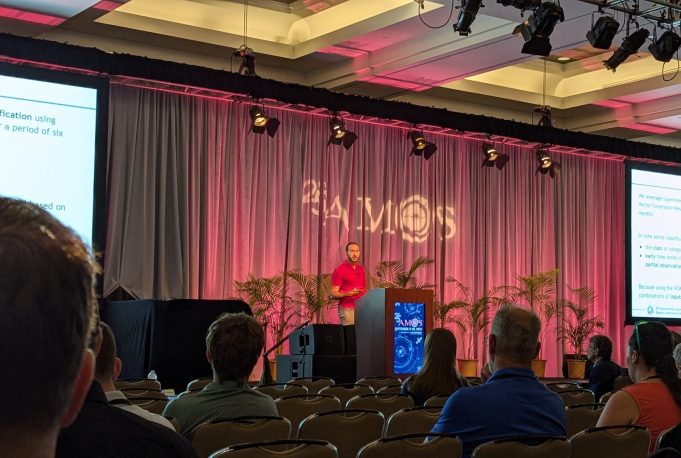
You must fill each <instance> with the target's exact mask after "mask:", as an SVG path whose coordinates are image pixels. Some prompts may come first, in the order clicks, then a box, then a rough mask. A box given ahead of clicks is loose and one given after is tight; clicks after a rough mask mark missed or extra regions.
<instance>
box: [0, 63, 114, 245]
mask: <svg viewBox="0 0 681 458" xmlns="http://www.w3.org/2000/svg"><path fill="white" fill-rule="evenodd" d="M107 97H108V94H107V84H106V80H103V79H101V78H94V77H87V76H82V75H76V74H68V73H64V72H56V71H49V70H42V69H34V68H27V67H19V66H14V65H0V195H3V196H8V197H16V198H20V199H24V200H28V201H31V202H33V203H35V204H37V205H39V206H41V207H42V208H44V209H46V210H47V211H49V212H50V213H52V214H53V215H54V216H55V217H57V218H58V219H59V220H60V221H62V222H63V223H65V224H66V225H68V226H70V227H71V228H73V230H75V231H76V233H78V235H80V236H81V237H82V238H83V240H84V241H85V242H86V243H87V244H88V245H91V246H94V247H95V248H96V249H102V248H103V245H102V243H101V242H102V241H103V234H101V232H102V231H101V229H102V227H103V221H102V218H101V217H100V216H99V215H101V214H102V212H103V210H104V209H103V206H104V205H103V187H104V183H103V176H102V174H101V173H99V171H101V170H102V166H103V160H102V157H103V154H102V148H103V146H104V143H105V142H103V141H102V140H103V135H104V134H103V131H104V126H106V118H105V115H106V109H107V108H106V106H105V105H106V104H107V103H106V100H107ZM104 138H105V137H104ZM100 190H102V192H100Z"/></svg>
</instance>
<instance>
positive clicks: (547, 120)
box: [534, 105, 553, 127]
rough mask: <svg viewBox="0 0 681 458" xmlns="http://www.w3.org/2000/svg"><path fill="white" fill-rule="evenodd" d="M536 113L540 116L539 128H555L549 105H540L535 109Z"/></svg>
mask: <svg viewBox="0 0 681 458" xmlns="http://www.w3.org/2000/svg"><path fill="white" fill-rule="evenodd" d="M534 112H535V113H537V114H538V115H539V122H538V123H537V125H538V126H544V127H552V126H553V117H552V115H551V107H550V106H548V105H540V106H538V107H534Z"/></svg>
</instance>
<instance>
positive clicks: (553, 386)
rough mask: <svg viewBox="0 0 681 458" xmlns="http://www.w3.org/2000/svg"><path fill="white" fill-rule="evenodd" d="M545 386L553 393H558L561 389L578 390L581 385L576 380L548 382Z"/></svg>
mask: <svg viewBox="0 0 681 458" xmlns="http://www.w3.org/2000/svg"><path fill="white" fill-rule="evenodd" d="M546 388H548V389H549V390H551V391H553V392H554V393H560V392H561V391H568V390H578V389H580V388H581V387H580V386H579V383H577V382H548V383H546Z"/></svg>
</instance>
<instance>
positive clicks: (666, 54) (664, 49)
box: [648, 30, 681, 62]
mask: <svg viewBox="0 0 681 458" xmlns="http://www.w3.org/2000/svg"><path fill="white" fill-rule="evenodd" d="M680 46H681V37H679V36H678V35H677V34H675V33H674V32H672V31H670V30H667V31H666V32H665V33H663V34H662V36H661V37H660V38H659V39H657V40H653V43H652V44H651V45H650V46H648V51H650V54H652V55H653V57H654V58H655V60H659V61H660V62H669V61H670V60H672V57H674V54H676V51H678V50H679V47H680Z"/></svg>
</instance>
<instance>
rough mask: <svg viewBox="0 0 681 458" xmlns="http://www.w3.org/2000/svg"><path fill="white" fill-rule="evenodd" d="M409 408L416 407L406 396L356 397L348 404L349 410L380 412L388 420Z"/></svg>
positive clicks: (368, 395) (376, 395)
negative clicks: (401, 410) (399, 411)
mask: <svg viewBox="0 0 681 458" xmlns="http://www.w3.org/2000/svg"><path fill="white" fill-rule="evenodd" d="M408 407H414V401H413V400H412V399H411V397H409V396H407V395H406V394H363V395H361V396H355V397H354V398H352V399H350V400H349V401H348V403H347V404H346V408H348V409H371V410H378V411H379V412H381V413H383V415H384V416H385V417H386V418H389V417H390V415H392V414H394V413H395V412H397V411H398V410H400V409H406V408H408Z"/></svg>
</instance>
